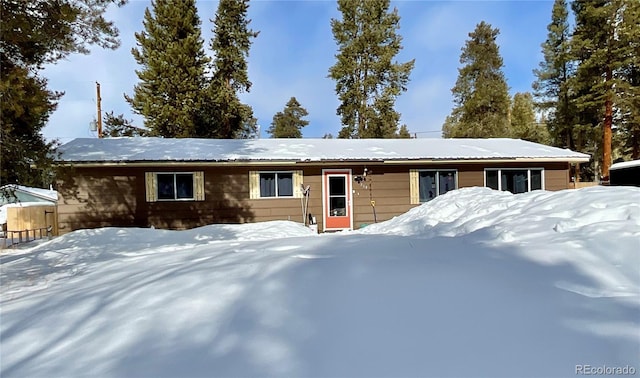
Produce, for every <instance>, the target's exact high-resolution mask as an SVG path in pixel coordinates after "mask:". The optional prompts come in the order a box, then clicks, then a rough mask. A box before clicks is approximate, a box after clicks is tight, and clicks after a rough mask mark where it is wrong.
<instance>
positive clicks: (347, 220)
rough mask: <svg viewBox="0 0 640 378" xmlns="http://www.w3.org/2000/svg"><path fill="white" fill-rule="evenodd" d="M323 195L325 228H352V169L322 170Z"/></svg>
mask: <svg viewBox="0 0 640 378" xmlns="http://www.w3.org/2000/svg"><path fill="white" fill-rule="evenodd" d="M322 195H323V199H322V202H323V207H324V209H323V213H324V229H325V230H344V229H351V228H352V219H353V216H352V210H353V209H352V203H351V170H350V169H331V170H329V169H327V170H323V171H322Z"/></svg>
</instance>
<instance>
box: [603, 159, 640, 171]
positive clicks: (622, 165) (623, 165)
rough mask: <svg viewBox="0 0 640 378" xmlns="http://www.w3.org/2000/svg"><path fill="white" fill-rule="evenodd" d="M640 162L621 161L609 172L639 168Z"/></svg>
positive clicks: (613, 165) (610, 168) (612, 166)
mask: <svg viewBox="0 0 640 378" xmlns="http://www.w3.org/2000/svg"><path fill="white" fill-rule="evenodd" d="M639 166H640V160H630V161H621V162H620V163H615V164H612V165H611V167H609V170H614V171H615V170H616V169H623V168H631V167H639Z"/></svg>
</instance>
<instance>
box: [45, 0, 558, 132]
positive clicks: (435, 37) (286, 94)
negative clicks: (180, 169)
mask: <svg viewBox="0 0 640 378" xmlns="http://www.w3.org/2000/svg"><path fill="white" fill-rule="evenodd" d="M197 6H198V12H199V14H200V18H201V21H202V34H203V38H204V41H205V49H207V50H208V45H209V41H210V39H211V36H212V33H211V29H212V23H211V22H210V19H212V18H213V17H214V16H215V11H216V8H217V1H198V3H197ZM552 6H553V1H551V0H544V1H517V0H512V1H426V0H422V1H418V0H413V1H409V0H406V1H397V2H392V7H396V8H397V9H398V12H399V14H400V17H401V19H400V30H399V33H400V35H402V37H403V47H404V48H403V50H402V51H401V53H400V54H399V55H398V56H397V59H398V61H401V62H404V61H407V60H410V59H413V58H415V59H416V63H415V68H414V69H413V71H412V73H411V76H410V79H411V81H410V83H409V86H408V90H407V92H405V93H404V94H402V95H401V96H400V97H399V98H398V100H397V102H396V109H397V110H398V111H399V112H400V113H401V114H402V116H401V122H402V123H406V124H407V126H408V128H409V131H410V132H411V133H417V136H418V137H440V129H441V127H442V123H443V122H444V119H445V117H446V116H447V115H448V114H449V113H450V111H451V108H452V105H453V103H452V96H451V88H452V87H453V85H454V84H455V81H456V78H457V75H458V68H459V67H460V64H459V58H460V49H461V48H462V47H463V45H464V43H465V41H466V40H467V39H468V33H469V32H471V31H473V29H474V28H475V26H476V25H477V24H478V23H479V22H480V21H486V22H488V23H490V24H491V25H492V26H493V27H494V28H496V27H497V28H498V29H500V35H499V36H498V44H499V46H500V53H501V55H502V57H503V59H504V68H503V69H504V72H505V75H506V77H507V82H508V85H509V87H510V92H511V94H514V93H516V92H524V91H531V83H532V82H533V80H534V76H533V73H532V70H533V69H534V68H536V67H537V66H538V64H539V62H540V60H541V59H542V54H541V50H540V44H541V43H542V42H543V41H544V40H545V39H546V35H547V30H546V27H547V24H548V23H549V21H550V18H551V8H552ZM146 7H151V1H150V0H149V1H146V0H144V1H143V0H130V2H129V4H127V5H125V6H124V7H122V8H115V7H114V8H113V9H111V10H110V11H109V12H108V15H107V16H108V17H109V18H110V19H111V20H114V21H115V23H116V25H117V26H118V28H119V29H120V33H121V39H122V46H121V47H120V48H119V49H118V50H115V51H110V50H102V49H98V48H94V49H93V50H92V52H91V54H90V55H74V56H71V57H69V58H68V59H67V60H64V61H61V62H58V63H57V64H56V65H52V66H49V67H47V68H46V69H45V71H44V73H43V75H44V76H45V77H47V78H48V80H49V87H50V88H51V89H53V90H57V91H63V92H65V95H64V97H63V98H62V99H61V100H60V102H59V105H58V109H57V110H56V112H55V113H54V114H53V115H52V116H51V117H50V119H49V122H48V124H47V126H46V127H45V128H44V130H43V133H44V135H45V137H46V138H48V139H54V138H57V139H59V140H60V141H61V142H63V143H64V142H67V141H69V140H71V139H73V138H77V137H92V136H96V133H95V132H92V131H91V130H90V123H91V121H92V120H93V119H94V118H95V117H96V89H95V83H96V81H97V82H100V85H101V98H102V109H103V114H104V112H107V111H111V110H113V111H114V112H115V113H116V114H120V113H124V115H125V117H126V118H128V119H133V120H134V124H136V125H142V123H143V120H142V118H141V117H140V116H138V115H135V114H133V112H132V110H131V108H130V107H129V104H128V103H127V102H126V101H125V100H124V96H123V95H124V94H125V93H126V94H129V95H131V94H132V93H133V86H134V85H135V84H136V83H137V82H138V78H137V76H136V74H135V70H136V69H139V66H138V65H137V64H136V63H135V61H134V59H133V57H132V55H131V48H132V47H134V46H135V38H134V33H135V32H139V31H141V30H142V18H143V14H144V10H145V8H146ZM248 16H249V18H250V19H251V20H252V22H251V27H252V28H253V29H254V30H257V31H260V35H259V36H258V38H256V39H254V43H253V45H252V48H251V52H250V57H249V78H250V80H251V81H252V83H253V87H252V88H251V92H250V93H245V94H242V95H241V98H242V100H243V101H244V102H246V103H248V104H249V105H251V106H252V107H253V110H254V115H255V116H256V117H257V118H258V124H259V125H260V126H261V130H262V132H261V136H262V137H268V134H266V133H265V131H266V130H267V129H268V128H269V125H270V124H271V121H272V118H273V115H274V114H275V113H276V112H278V111H281V110H282V109H283V108H284V105H285V103H286V102H287V101H288V99H289V98H290V97H291V96H295V97H296V98H297V99H298V101H299V102H300V103H301V104H302V106H304V107H305V108H306V109H307V110H308V111H309V116H308V117H307V119H308V120H309V121H310V124H309V125H308V126H307V127H305V128H304V129H303V134H304V137H306V138H319V137H322V136H323V135H324V134H325V133H332V134H333V135H337V133H338V131H339V130H340V128H341V125H340V118H339V117H338V116H337V115H336V108H337V107H338V105H339V102H338V99H337V96H336V94H335V90H334V89H335V83H334V81H333V80H331V79H329V78H327V74H328V70H329V67H330V66H331V65H333V64H334V62H335V57H334V56H335V54H336V53H337V46H336V44H335V42H334V40H333V35H332V34H331V27H330V20H331V18H339V17H340V13H339V12H338V10H337V4H336V2H335V1H303V0H300V1H271V0H269V1H265V0H254V1H252V2H251V5H250V8H249V15H248ZM208 53H209V54H210V52H208Z"/></svg>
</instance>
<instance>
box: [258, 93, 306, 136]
mask: <svg viewBox="0 0 640 378" xmlns="http://www.w3.org/2000/svg"><path fill="white" fill-rule="evenodd" d="M308 115H309V112H308V111H307V109H305V108H303V107H302V105H300V103H299V102H298V100H296V98H295V97H291V99H290V100H289V101H288V102H287V105H286V106H285V108H284V110H283V111H281V112H278V113H276V114H275V115H274V116H273V122H271V127H269V130H268V131H267V133H269V134H271V137H272V138H302V128H303V127H305V126H307V125H308V124H309V121H307V120H305V119H303V118H304V117H306V116H308Z"/></svg>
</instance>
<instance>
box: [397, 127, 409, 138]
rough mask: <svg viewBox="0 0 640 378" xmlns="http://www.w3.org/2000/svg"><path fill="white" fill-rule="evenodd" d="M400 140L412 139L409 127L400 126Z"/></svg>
mask: <svg viewBox="0 0 640 378" xmlns="http://www.w3.org/2000/svg"><path fill="white" fill-rule="evenodd" d="M398 138H401V139H409V138H411V133H409V129H408V128H407V125H402V126H400V130H398Z"/></svg>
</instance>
